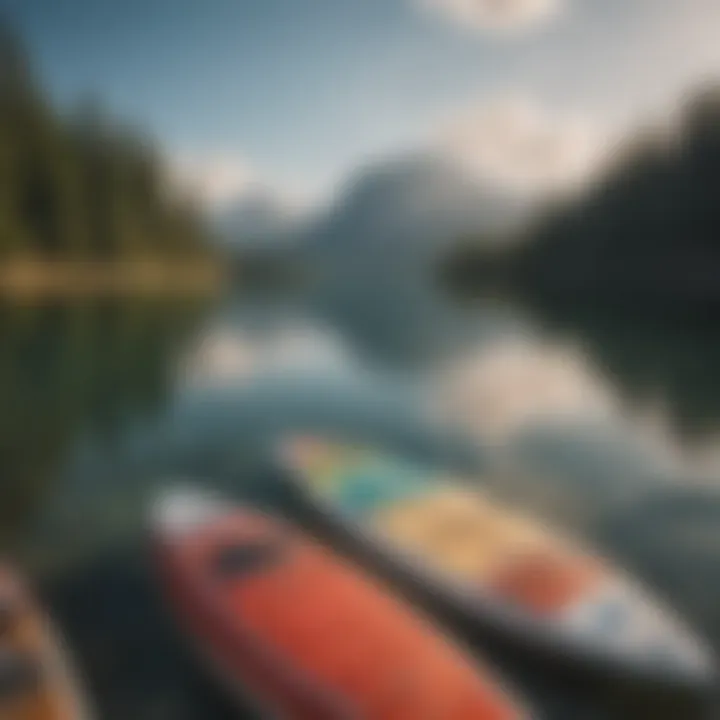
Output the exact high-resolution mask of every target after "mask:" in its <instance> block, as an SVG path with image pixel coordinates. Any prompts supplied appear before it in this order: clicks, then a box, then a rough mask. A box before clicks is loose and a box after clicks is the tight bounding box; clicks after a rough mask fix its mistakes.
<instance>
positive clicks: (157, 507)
mask: <svg viewBox="0 0 720 720" xmlns="http://www.w3.org/2000/svg"><path fill="white" fill-rule="evenodd" d="M227 512H228V507H227V504H226V503H225V502H224V501H223V500H222V499H221V498H220V497H218V496H217V495H214V494H213V493H211V492H209V491H203V490H199V489H197V488H195V487H193V486H191V485H188V484H182V485H180V484H175V485H174V486H170V487H168V488H166V489H165V490H162V491H161V492H159V493H158V494H157V495H156V497H155V499H154V501H153V504H152V510H151V522H152V526H153V528H154V530H155V531H156V532H158V533H159V534H160V535H163V536H166V537H170V538H178V537H182V536H183V535H187V534H188V533H190V532H193V531H194V530H197V529H199V528H200V527H202V526H203V525H206V524H207V523H210V522H212V521H213V520H216V519H218V518H220V517H222V516H223V515H225V514H227Z"/></svg>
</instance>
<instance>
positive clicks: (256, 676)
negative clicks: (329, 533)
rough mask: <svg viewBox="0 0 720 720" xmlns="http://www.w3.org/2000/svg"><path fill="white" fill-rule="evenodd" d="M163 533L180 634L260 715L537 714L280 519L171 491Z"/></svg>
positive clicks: (409, 719)
mask: <svg viewBox="0 0 720 720" xmlns="http://www.w3.org/2000/svg"><path fill="white" fill-rule="evenodd" d="M154 533H155V547H156V555H157V566H158V570H159V574H160V578H161V582H162V586H163V589H164V591H165V594H166V596H167V598H168V600H169V603H170V605H171V607H172V609H173V612H174V614H175V615H176V617H177V619H178V621H179V624H180V625H181V627H182V629H183V630H184V632H185V634H186V635H187V636H189V638H190V639H191V640H192V641H193V644H194V645H195V646H196V647H197V648H198V649H199V650H200V651H201V653H202V655H203V656H204V657H205V658H206V659H207V661H208V662H209V663H210V665H211V667H212V668H213V669H215V670H216V671H217V672H218V673H219V674H220V675H221V677H222V678H223V679H224V681H225V682H226V683H228V684H229V685H230V686H231V687H232V688H237V689H242V691H243V692H242V694H243V695H244V696H245V697H246V698H247V699H250V700H252V701H253V702H254V703H255V704H256V705H257V706H258V707H260V708H262V709H263V710H265V713H264V715H263V716H264V717H266V716H268V715H269V716H270V717H279V718H283V719H292V720H344V719H345V718H348V719H349V718H354V719H355V718H358V719H359V718H363V719H367V720H431V719H432V720H471V719H473V720H519V719H520V718H527V717H528V716H527V715H526V714H525V713H524V712H522V711H521V710H520V709H519V705H518V704H516V703H515V702H514V701H513V700H512V699H511V698H510V697H509V696H508V695H507V694H506V693H505V692H504V691H503V690H502V689H501V688H500V687H499V686H498V685H497V684H496V682H495V681H493V680H492V679H491V678H490V677H489V675H488V673H487V672H486V671H484V670H482V669H481V668H479V667H478V666H477V665H475V664H474V663H473V661H472V660H471V659H469V658H468V657H466V656H464V655H463V653H462V652H461V651H460V650H459V649H457V648H456V647H454V646H453V644H451V643H450V642H449V641H448V640H446V639H445V638H444V637H443V636H442V635H441V634H440V633H439V631H437V630H435V629H434V628H433V627H432V626H431V625H430V624H429V623H428V622H426V621H425V620H423V619H421V618H419V617H417V616H416V615H415V614H414V613H413V611H412V610H411V609H410V608H409V607H407V606H406V605H404V604H403V603H401V602H400V601H398V600H396V599H395V598H394V597H392V596H391V595H390V594H389V593H388V592H386V591H384V590H383V589H382V588H381V587H380V586H379V585H377V584H376V583H375V582H374V581H372V580H370V579H369V578H368V577H366V576H365V575H364V574H363V573H361V572H360V571H358V570H357V569H355V568H354V567H353V566H351V565H349V564H348V563H346V562H344V561H343V560H342V559H340V558H339V557H337V556H336V555H335V554H333V553H332V552H331V551H330V550H328V549H326V548H324V547H322V546H320V545H319V544H317V543H315V542H314V541H312V540H310V539H308V538H307V537H306V536H304V535H303V534H301V533H300V532H299V531H297V530H293V529H291V528H290V527H289V526H287V525H285V524H283V523H281V522H279V521H276V520H273V519H270V518H269V517H266V516H265V515H262V514H260V513H258V512H255V511H253V510H250V509H248V508H240V507H237V506H229V505H226V504H224V503H222V502H221V501H219V500H217V499H209V498H207V497H204V496H201V495H198V494H194V493H191V492H175V493H172V494H170V495H168V496H166V497H164V498H163V499H161V500H159V501H158V504H157V508H156V513H155V517H154Z"/></svg>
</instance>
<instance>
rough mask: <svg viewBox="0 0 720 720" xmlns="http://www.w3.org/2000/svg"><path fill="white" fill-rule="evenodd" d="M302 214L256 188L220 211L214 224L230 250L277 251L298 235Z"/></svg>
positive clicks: (272, 194) (222, 240)
mask: <svg viewBox="0 0 720 720" xmlns="http://www.w3.org/2000/svg"><path fill="white" fill-rule="evenodd" d="M301 222H302V213H301V212H300V211H299V210H298V208H297V207H296V206H294V205H292V204H291V203H290V202H288V201H286V200H284V199H283V198H281V197H280V196H279V195H278V194H276V193H273V192H272V191H270V190H268V189H261V188H258V189H255V190H253V191H251V192H249V193H247V194H244V195H242V196H241V197H239V198H238V199H237V200H235V201H234V202H232V203H230V204H229V205H226V206H224V207H223V208H222V209H221V210H219V211H217V212H216V213H215V215H214V217H213V225H214V227H215V232H216V234H217V236H218V238H219V241H220V242H221V244H222V245H223V246H226V247H228V248H237V249H238V250H244V249H261V248H263V247H268V248H273V249H276V248H278V247H281V246H282V245H284V244H285V243H290V242H291V241H292V240H293V239H294V238H295V237H296V236H297V234H298V231H299V225H300V224H301Z"/></svg>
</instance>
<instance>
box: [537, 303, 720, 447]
mask: <svg viewBox="0 0 720 720" xmlns="http://www.w3.org/2000/svg"><path fill="white" fill-rule="evenodd" d="M536 310H537V308H536ZM538 314H539V316H540V317H541V318H542V319H543V320H544V321H545V322H546V323H547V324H549V325H550V326H551V327H553V328H554V329H560V330H561V331H564V332H567V333H570V334H571V335H572V336H574V337H577V338H579V339H580V341H581V343H582V344H583V346H584V348H585V350H586V351H587V354H588V356H589V357H590V359H591V360H593V361H594V362H595V364H596V365H597V366H598V368H599V369H600V370H601V371H602V372H604V374H605V375H606V376H607V378H608V379H609V380H610V381H611V382H612V383H613V384H614V385H615V386H616V387H617V388H618V389H619V391H620V393H621V395H622V396H623V397H624V398H626V400H627V402H628V404H629V405H631V406H635V407H640V408H644V407H648V408H653V407H658V406H659V408H658V409H659V410H660V411H661V412H662V413H663V414H664V415H666V416H667V418H668V419H669V421H670V423H671V425H672V426H673V430H674V431H675V432H676V433H678V434H679V435H680V436H681V437H684V438H686V439H690V438H693V437H697V436H702V435H703V434H705V433H709V432H711V431H713V430H715V429H717V426H718V423H720V375H719V374H718V367H720V329H718V327H717V325H716V324H715V323H713V322H711V321H705V320H703V319H701V318H689V317H675V318H673V317H671V316H668V315H664V316H658V315H643V316H639V317H638V316H632V317H628V316H622V315H618V314H617V313H605V312H602V311H600V310H596V311H594V312H593V311H578V310H577V309H576V308H573V307H571V306H566V307H564V308H562V309H561V308H559V307H556V306H554V307H553V309H548V308H545V309H542V310H540V311H539V313H538Z"/></svg>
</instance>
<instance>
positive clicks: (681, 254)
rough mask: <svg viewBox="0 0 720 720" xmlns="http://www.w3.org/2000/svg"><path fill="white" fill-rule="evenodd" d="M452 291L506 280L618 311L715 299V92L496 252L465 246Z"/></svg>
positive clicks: (544, 295)
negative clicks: (672, 127)
mask: <svg viewBox="0 0 720 720" xmlns="http://www.w3.org/2000/svg"><path fill="white" fill-rule="evenodd" d="M447 270H448V275H449V279H450V282H451V283H452V284H453V286H454V287H456V288H458V289H460V290H462V291H464V292H466V293H473V294H474V293H477V292H478V291H479V292H481V293H482V292H483V290H484V288H485V287H486V286H487V285H489V284H492V283H493V282H497V280H498V278H499V279H500V280H502V281H503V282H504V283H505V285H506V287H507V289H509V290H510V292H517V293H520V294H521V295H526V296H529V297H530V298H531V299H533V300H535V301H542V302H545V301H548V302H558V303H560V304H564V303H566V302H567V301H577V300H582V301H587V302H588V303H590V304H593V303H598V304H603V305H607V304H615V303H617V304H618V305H620V306H621V307H628V306H630V305H632V306H634V305H635V303H639V304H640V305H642V306H643V307H649V308H653V307H660V306H665V305H667V304H678V305H684V306H693V307H697V306H701V307H702V306H709V305H713V306H714V305H716V304H717V303H718V301H719V300H720V291H719V289H718V288H719V287H720V286H719V285H718V282H717V279H718V277H719V276H720V91H719V90H718V89H717V88H711V89H709V90H708V91H706V92H704V93H701V94H699V95H698V96H697V97H696V98H695V99H694V100H693V101H692V102H691V103H690V104H689V105H688V107H687V108H686V109H685V112H684V116H683V119H682V123H681V125H680V127H679V128H678V129H677V132H676V134H674V135H670V136H662V135H658V134H654V135H653V134H648V135H637V136H636V137H635V138H634V140H633V141H632V142H631V143H628V145H627V146H626V147H625V148H624V149H622V150H621V152H619V153H618V160H617V162H616V163H615V164H614V166H613V167H612V168H611V169H610V170H609V171H608V172H607V173H606V174H605V176H604V177H603V178H602V180H601V181H600V182H598V183H597V184H595V185H594V186H593V187H592V188H590V190H589V191H588V192H587V193H586V194H585V195H584V196H582V197H580V198H574V199H572V200H571V201H569V202H568V203H566V204H565V205H563V206H559V207H555V208H552V209H551V210H549V211H548V212H547V213H546V216H545V217H544V218H541V219H540V220H539V221H538V222H537V223H536V224H535V225H533V226H532V227H529V228H528V229H527V230H526V233H525V237H524V238H523V239H522V242H517V243H508V245H507V246H506V249H505V250H504V251H501V252H499V253H498V252H496V251H494V250H493V248H491V249H488V247H487V243H481V242H478V241H477V240H475V241H474V242H473V243H465V244H464V245H462V246H461V247H460V248H459V250H458V251H457V252H456V253H455V255H454V256H452V257H451V258H450V259H449V261H448V267H447Z"/></svg>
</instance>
